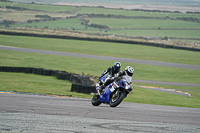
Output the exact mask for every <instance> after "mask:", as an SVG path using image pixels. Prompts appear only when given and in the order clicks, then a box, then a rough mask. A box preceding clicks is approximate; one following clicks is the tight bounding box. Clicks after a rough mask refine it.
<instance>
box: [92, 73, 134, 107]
mask: <svg viewBox="0 0 200 133" xmlns="http://www.w3.org/2000/svg"><path fill="white" fill-rule="evenodd" d="M107 76H109V75H104V76H103V77H102V78H101V79H100V80H101V81H105V79H106V78H107ZM132 90H133V87H132V78H131V77H130V76H128V75H124V76H122V77H121V78H117V79H115V80H114V81H113V82H112V83H111V84H109V85H107V86H106V87H105V89H103V90H102V93H100V92H99V91H97V93H96V94H95V95H94V96H93V98H92V101H91V103H92V105H93V106H99V105H100V104H101V103H105V104H109V105H110V107H116V106H118V105H119V104H120V103H121V102H122V101H123V99H124V98H126V96H127V95H128V94H130V93H131V91H132Z"/></svg>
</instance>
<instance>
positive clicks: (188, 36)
mask: <svg viewBox="0 0 200 133" xmlns="http://www.w3.org/2000/svg"><path fill="white" fill-rule="evenodd" d="M6 5H9V6H12V7H17V8H21V9H23V8H26V9H28V10H23V11H19V10H9V11H5V10H2V12H1V16H2V17H1V18H0V20H2V21H3V20H6V19H7V20H9V21H11V20H12V21H15V22H16V23H15V24H10V25H6V24H0V28H4V27H6V28H8V27H14V28H17V27H28V28H32V29H38V28H39V29H53V30H58V31H59V30H65V31H72V32H81V33H90V34H97V33H98V34H99V35H100V36H101V35H123V36H124V37H126V36H134V37H141V36H142V37H154V38H155V37H160V38H164V37H168V38H170V39H171V40H173V38H174V37H176V38H175V39H174V40H180V41H188V42H190V43H193V42H197V43H199V40H200V32H199V31H200V23H199V22H200V14H194V13H193V14H192V13H174V12H155V11H134V10H124V9H108V8H102V7H73V6H55V5H44V4H27V3H26V4H25V3H13V2H0V6H3V7H5V6H6ZM12 14H13V15H12ZM34 14H35V15H48V16H50V19H49V20H46V19H42V18H37V17H35V15H34ZM77 14H78V15H79V16H76V15H77ZM87 15H89V16H87ZM90 15H93V16H90ZM70 16H76V17H72V18H69V17H70ZM80 18H82V20H81V21H80V20H79V19H80ZM183 18H184V19H183ZM84 19H85V20H88V21H89V23H88V24H83V23H84V21H83V20H84ZM35 20H38V21H36V22H35ZM28 21H33V22H29V23H28ZM18 22H19V23H18ZM21 22H22V23H21ZM91 24H96V25H104V26H107V27H109V28H108V29H104V28H99V27H91V26H90V25H91ZM192 41H193V42H192Z"/></svg>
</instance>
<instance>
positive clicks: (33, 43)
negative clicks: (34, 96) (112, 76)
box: [0, 0, 200, 108]
mask: <svg viewBox="0 0 200 133" xmlns="http://www.w3.org/2000/svg"><path fill="white" fill-rule="evenodd" d="M63 1H64V0H63ZM25 2H29V3H31V1H25ZM40 2H46V3H47V2H49V3H51V2H55V1H54V0H51V1H45V0H41V1H40ZM93 2H94V1H93ZM106 2H108V1H106ZM109 2H110V1H109ZM123 2H124V1H123ZM149 3H151V1H149ZM161 3H162V2H161ZM175 3H176V2H175ZM7 5H8V6H13V7H17V8H19V7H20V8H21V9H22V8H26V10H24V9H22V10H10V9H3V8H0V28H2V29H6V30H12V28H15V29H14V30H16V31H20V32H26V31H29V30H35V31H36V30H38V31H39V32H41V33H42V32H45V33H46V32H49V31H50V30H48V29H53V30H52V31H53V32H56V33H57V32H58V33H59V32H60V33H61V32H62V31H70V33H76V32H80V33H90V34H95V35H96V34H97V33H98V35H99V36H100V37H101V36H103V35H108V36H115V35H123V36H124V37H128V36H131V37H135V36H139V37H140V36H142V37H177V38H176V39H175V40H178V41H180V40H181V41H183V40H185V41H189V42H191V43H192V44H195V43H194V42H197V43H198V42H199V40H200V32H199V31H200V23H199V22H198V21H199V19H200V14H186V13H166V12H153V11H148V12H147V11H133V10H124V9H106V8H102V7H97V8H94V7H74V6H53V5H40V4H25V3H13V2H0V6H2V7H4V8H5V6H7ZM27 9H28V10H27ZM77 14H78V15H79V16H76V15H77ZM36 15H41V16H42V15H43V16H45V15H48V16H50V19H48V20H47V19H44V18H42V17H36ZM87 15H88V16H87ZM92 15H93V16H92ZM120 15H121V16H120ZM97 16H99V17H97ZM183 17H184V18H186V20H181V19H179V18H183ZM80 18H81V19H80ZM5 20H6V21H14V23H13V22H12V24H9V25H6V23H4V22H6V21H5ZM30 20H31V22H29V23H28V22H27V21H30ZM35 20H37V21H35ZM84 20H88V24H87V25H83V24H81V23H83V22H84ZM194 20H195V21H194ZM92 24H96V25H104V26H108V27H109V28H108V29H101V28H97V27H96V28H95V27H91V25H92ZM18 27H21V29H18ZM23 27H27V28H23ZM45 29H46V30H45ZM63 34H64V33H63ZM178 37H180V38H183V39H178ZM170 41H171V40H170ZM170 41H169V43H170ZM0 45H4V46H14V47H22V48H31V49H41V50H51V51H61V52H71V53H80V54H89V55H101V56H111V57H120V58H130V59H142V60H151V61H162V62H172V63H181V64H191V65H200V61H199V59H200V52H193V51H186V50H175V49H164V48H159V47H149V46H141V45H136V44H125V43H109V42H96V41H81V40H67V39H55V38H39V37H24V36H9V35H0ZM113 63H114V61H106V60H95V59H86V58H78V57H67V56H58V55H46V54H37V53H26V52H17V51H7V50H0V66H13V67H14V66H16V67H36V68H44V69H52V70H61V71H67V72H71V73H77V74H88V75H92V76H95V77H96V76H99V75H100V74H101V73H102V72H103V71H104V70H105V69H107V68H108V67H109V66H111V65H113ZM121 63H122V70H123V69H124V68H125V67H126V66H127V65H130V66H132V67H133V68H134V69H135V73H134V76H133V79H140V80H152V81H164V82H179V83H191V84H192V83H194V84H200V77H199V75H200V71H199V70H190V69H181V68H172V67H162V66H154V65H144V64H136V63H126V62H121ZM133 84H134V85H147V86H156V87H164V88H173V89H177V90H180V91H184V92H188V93H190V94H191V95H192V97H186V96H181V95H175V94H169V93H164V92H159V91H153V90H148V89H143V88H139V87H134V90H133V95H130V96H128V97H127V98H126V99H125V101H126V102H135V103H145V104H158V105H171V106H181V107H192V108H200V102H199V101H200V88H199V87H184V86H183V87H181V86H170V85H159V84H145V83H133ZM70 88H71V83H70V82H69V81H62V80H57V79H56V77H46V76H39V75H34V74H22V73H6V72H1V73H0V91H19V92H30V93H42V94H53V95H54V94H55V95H65V96H73V97H83V98H91V97H92V96H91V95H89V94H80V93H75V92H70Z"/></svg>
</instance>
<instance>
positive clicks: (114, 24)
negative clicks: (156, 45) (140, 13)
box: [88, 18, 200, 29]
mask: <svg viewBox="0 0 200 133" xmlns="http://www.w3.org/2000/svg"><path fill="white" fill-rule="evenodd" d="M88 19H89V21H90V23H95V24H102V25H107V26H109V27H110V28H117V29H118V28H126V27H127V28H144V29H146V28H154V29H158V27H160V28H161V29H162V28H163V29H165V28H175V29H200V25H199V23H194V22H187V21H179V20H163V19H117V18H116V19H115V18H88ZM186 25H187V26H186Z"/></svg>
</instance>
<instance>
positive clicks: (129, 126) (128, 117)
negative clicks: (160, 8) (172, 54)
mask: <svg viewBox="0 0 200 133" xmlns="http://www.w3.org/2000/svg"><path fill="white" fill-rule="evenodd" d="M0 49H2V50H12V51H21V52H32V53H41V54H52V55H62V56H71V57H81V58H91V59H101V60H118V61H122V62H131V63H139V64H149V65H158V66H167V67H177V68H185V69H194V70H200V66H196V65H186V64H177V63H166V62H155V61H145V60H135V59H125V58H115V57H106V56H96V55H85V54H75V53H66V52H55V51H46V50H36V49H27V48H16V47H7V46H0ZM135 82H144V83H145V82H148V83H155V81H144V80H136V81H135ZM156 83H157V84H159V83H160V84H176V85H180V86H197V87H199V84H183V83H170V82H156ZM199 126H200V109H195V108H182V107H171V106H159V105H148V104H136V103H122V104H120V105H119V106H118V107H117V108H110V107H109V106H108V105H100V106H99V107H94V106H92V105H91V103H90V99H78V98H60V97H50V96H38V95H21V94H4V93H0V132H7V131H8V132H72V133H74V132H81V133H82V132H86V133H88V132H91V133H94V132H101V133H102V132H105V133H107V132H109V133H116V132H130V133H132V132H140V133H141V132H162V133H163V132H164V133H174V132H188V133H197V132H200V128H199Z"/></svg>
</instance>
